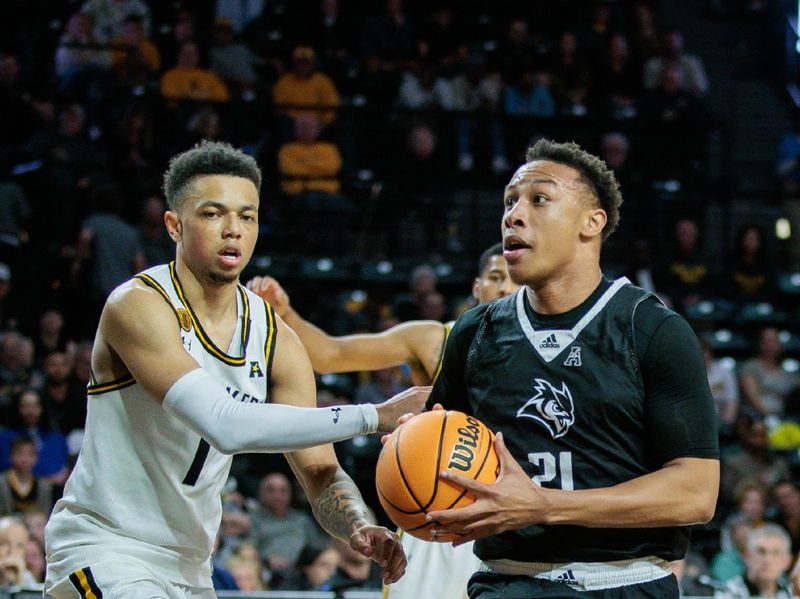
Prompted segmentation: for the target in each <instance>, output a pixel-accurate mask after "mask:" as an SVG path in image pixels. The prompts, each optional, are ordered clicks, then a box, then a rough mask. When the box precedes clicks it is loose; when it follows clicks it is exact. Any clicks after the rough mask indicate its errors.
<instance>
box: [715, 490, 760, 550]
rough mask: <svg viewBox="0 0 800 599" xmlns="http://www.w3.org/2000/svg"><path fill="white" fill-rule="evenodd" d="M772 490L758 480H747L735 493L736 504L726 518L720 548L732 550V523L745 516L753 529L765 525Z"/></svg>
mask: <svg viewBox="0 0 800 599" xmlns="http://www.w3.org/2000/svg"><path fill="white" fill-rule="evenodd" d="M770 492H771V490H770V489H769V488H768V487H766V486H765V485H764V484H763V483H761V482H760V481H758V480H753V479H745V480H743V481H742V482H741V483H739V484H738V485H737V486H736V488H735V489H734V491H733V498H734V501H735V504H734V506H733V513H732V514H731V515H730V516H728V518H726V520H725V521H724V522H723V524H722V529H721V530H720V535H719V539H720V547H721V548H722V549H730V548H732V547H733V545H734V539H733V530H732V527H731V522H732V521H733V519H734V518H735V517H738V516H744V517H745V518H746V519H747V521H748V522H749V523H750V526H751V527H753V528H758V527H759V526H762V525H763V524H764V520H765V518H766V514H767V505H768V502H769V500H770Z"/></svg>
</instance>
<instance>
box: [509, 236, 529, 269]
mask: <svg viewBox="0 0 800 599" xmlns="http://www.w3.org/2000/svg"><path fill="white" fill-rule="evenodd" d="M530 249H531V246H530V244H529V243H527V242H526V241H525V240H524V239H522V237H518V236H517V235H509V236H507V237H504V238H503V258H505V259H506V262H508V263H510V264H513V263H514V262H517V261H518V260H519V259H520V258H522V255H523V254H524V253H525V252H526V251H528V250H530Z"/></svg>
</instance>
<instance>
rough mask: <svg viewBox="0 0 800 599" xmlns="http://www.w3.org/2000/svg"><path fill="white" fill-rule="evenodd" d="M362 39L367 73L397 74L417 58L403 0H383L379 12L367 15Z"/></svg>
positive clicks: (412, 33) (413, 36) (413, 32)
mask: <svg viewBox="0 0 800 599" xmlns="http://www.w3.org/2000/svg"><path fill="white" fill-rule="evenodd" d="M362 40H363V56H364V60H365V66H366V68H367V71H368V72H370V73H389V74H391V73H399V72H400V71H401V70H402V69H404V68H407V67H409V66H411V65H412V64H413V62H414V61H415V60H416V59H417V48H416V43H417V36H416V32H415V31H414V28H413V26H412V24H411V23H410V22H409V19H408V18H407V16H406V13H405V8H404V7H403V0H386V2H385V4H384V12H383V14H381V15H376V16H372V17H369V18H367V20H366V22H365V24H364V35H363V36H362Z"/></svg>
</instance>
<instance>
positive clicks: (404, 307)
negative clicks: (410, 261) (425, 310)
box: [392, 264, 436, 322]
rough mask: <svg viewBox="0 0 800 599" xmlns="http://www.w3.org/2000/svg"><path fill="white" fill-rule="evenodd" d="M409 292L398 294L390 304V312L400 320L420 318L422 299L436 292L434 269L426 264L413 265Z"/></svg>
mask: <svg viewBox="0 0 800 599" xmlns="http://www.w3.org/2000/svg"><path fill="white" fill-rule="evenodd" d="M408 286H409V292H408V293H404V294H402V295H400V296H398V297H397V298H396V300H395V302H394V305H393V306H392V313H393V314H394V315H395V316H396V317H397V318H398V319H399V320H400V321H401V322H405V321H407V320H422V316H421V313H420V310H421V306H422V301H423V300H424V299H425V297H426V296H428V295H429V294H431V293H435V292H436V271H435V270H433V268H431V267H430V266H429V265H428V264H420V265H419V266H416V267H414V269H413V270H412V271H411V275H410V277H409V282H408Z"/></svg>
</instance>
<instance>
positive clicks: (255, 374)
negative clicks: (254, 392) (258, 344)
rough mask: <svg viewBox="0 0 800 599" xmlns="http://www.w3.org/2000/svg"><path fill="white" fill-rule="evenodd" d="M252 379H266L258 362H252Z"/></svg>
mask: <svg viewBox="0 0 800 599" xmlns="http://www.w3.org/2000/svg"><path fill="white" fill-rule="evenodd" d="M250 378H251V379H255V378H259V379H260V378H264V373H263V372H261V366H259V364H258V361H254V362H250Z"/></svg>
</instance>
